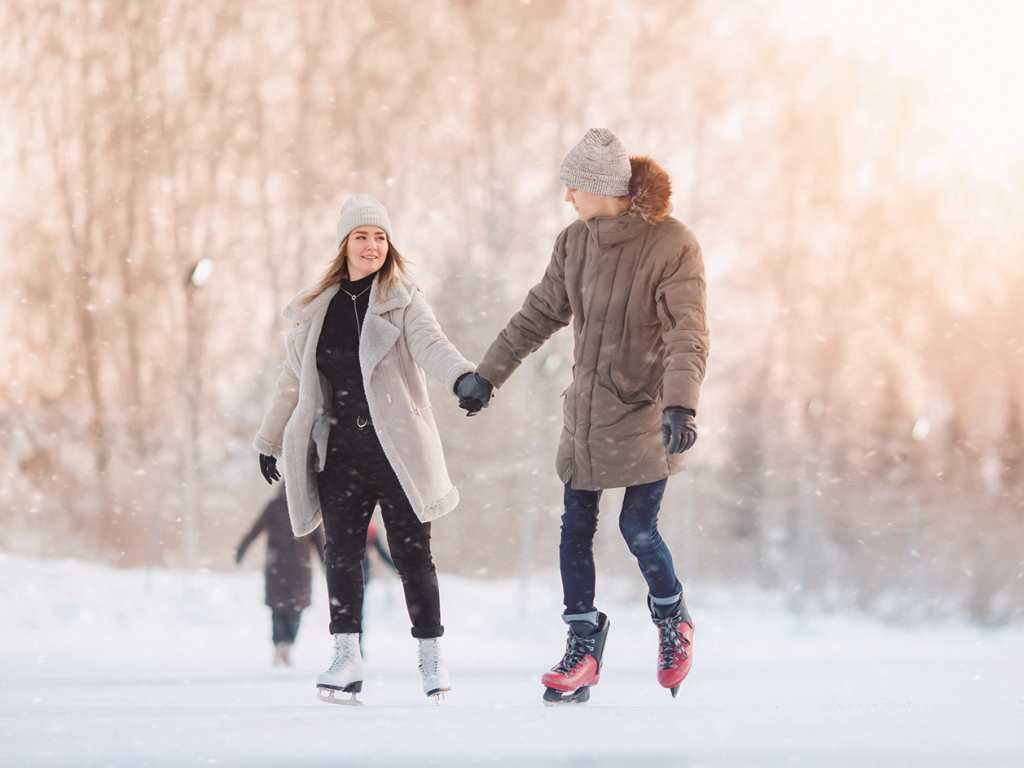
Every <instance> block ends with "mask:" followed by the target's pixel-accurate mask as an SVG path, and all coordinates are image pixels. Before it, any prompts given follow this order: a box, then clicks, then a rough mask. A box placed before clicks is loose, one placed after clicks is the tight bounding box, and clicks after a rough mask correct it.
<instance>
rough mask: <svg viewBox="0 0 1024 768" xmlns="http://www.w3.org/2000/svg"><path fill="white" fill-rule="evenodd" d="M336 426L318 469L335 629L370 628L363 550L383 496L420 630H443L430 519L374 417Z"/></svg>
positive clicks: (416, 631)
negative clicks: (413, 499)
mask: <svg viewBox="0 0 1024 768" xmlns="http://www.w3.org/2000/svg"><path fill="white" fill-rule="evenodd" d="M339 426H341V425H335V428H332V430H331V439H330V442H329V445H328V453H327V461H326V463H325V465H324V471H323V472H321V473H320V475H319V476H318V483H319V490H320V508H321V509H322V511H323V520H324V534H325V538H326V547H325V550H324V554H325V566H326V571H327V594H328V597H329V598H330V603H331V634H347V633H353V632H361V631H362V616H363V590H364V581H363V566H362V562H363V557H364V556H365V554H366V532H367V529H368V528H369V526H370V518H371V517H372V516H373V510H374V507H376V505H377V504H380V509H381V516H382V517H383V518H384V527H385V529H386V530H387V534H388V544H389V545H390V547H391V558H392V560H394V563H395V568H396V570H397V571H398V575H399V576H400V577H401V579H402V587H403V589H404V590H405V604H406V606H407V607H408V609H409V618H410V619H411V620H412V636H413V637H441V635H443V634H444V627H442V626H441V598H440V594H439V592H438V587H437V572H436V570H435V569H434V561H433V558H432V557H431V554H430V523H421V522H420V521H419V518H417V517H416V513H415V512H413V510H412V505H410V504H409V499H408V498H407V497H406V495H405V491H403V490H402V485H401V483H400V482H399V481H398V477H397V476H396V475H395V472H394V470H393V469H392V468H391V464H390V462H389V461H388V459H387V457H386V456H385V455H384V449H383V448H381V446H380V442H379V441H378V440H377V435H376V433H375V432H374V429H373V425H372V424H368V425H367V426H366V427H365V428H363V429H360V430H358V432H353V431H352V430H351V429H345V428H342V429H337V428H336V427H339Z"/></svg>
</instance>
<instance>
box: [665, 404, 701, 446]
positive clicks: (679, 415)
mask: <svg viewBox="0 0 1024 768" xmlns="http://www.w3.org/2000/svg"><path fill="white" fill-rule="evenodd" d="M695 415H696V414H694V413H693V412H692V411H690V410H689V409H688V408H679V407H678V406H673V407H671V408H666V409H665V414H664V415H663V416H662V419H661V444H662V445H667V446H668V452H669V453H682V452H683V451H688V450H690V448H692V447H693V444H694V443H695V442H697V423H696V421H694V416H695Z"/></svg>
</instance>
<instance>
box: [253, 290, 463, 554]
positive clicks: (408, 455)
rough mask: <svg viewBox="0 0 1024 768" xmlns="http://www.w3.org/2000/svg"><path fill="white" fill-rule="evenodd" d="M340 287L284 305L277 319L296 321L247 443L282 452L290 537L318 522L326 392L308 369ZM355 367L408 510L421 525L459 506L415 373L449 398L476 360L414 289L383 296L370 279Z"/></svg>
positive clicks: (272, 452)
mask: <svg viewBox="0 0 1024 768" xmlns="http://www.w3.org/2000/svg"><path fill="white" fill-rule="evenodd" d="M339 290H340V286H338V285H335V286H332V287H331V288H329V289H327V290H326V291H324V292H323V293H321V294H320V295H319V296H317V297H316V298H315V299H313V300H312V301H311V302H310V303H309V304H306V305H305V306H300V305H299V302H300V300H301V299H302V298H303V297H304V296H306V295H307V294H308V291H309V289H306V290H305V291H302V292H301V293H299V294H298V295H297V296H296V297H295V298H294V299H292V301H291V303H290V304H289V305H288V306H287V307H286V308H285V310H284V313H283V314H284V316H285V317H286V318H287V319H289V320H291V321H293V322H294V323H295V325H294V327H293V328H292V329H291V331H289V332H288V335H287V337H286V338H285V347H286V356H285V360H284V364H283V366H282V370H281V375H280V376H279V377H278V380H277V388H276V390H275V392H274V397H273V399H272V401H271V403H270V407H269V408H268V409H267V413H266V416H264V418H263V424H262V426H261V427H260V431H259V433H258V434H257V435H256V440H255V441H254V442H253V447H255V448H256V450H257V451H259V452H260V453H262V454H267V455H270V456H275V457H278V458H280V457H282V456H283V458H284V462H283V466H282V474H283V476H284V481H285V488H286V490H287V494H288V513H289V515H290V517H291V523H292V531H293V533H294V534H295V535H296V536H305V535H306V534H308V533H310V532H312V531H313V530H315V529H316V527H317V526H318V525H319V524H320V522H321V510H320V494H319V491H318V488H317V473H318V472H321V471H330V469H331V468H330V467H329V466H326V467H325V466H324V463H325V460H326V457H327V438H328V435H329V433H330V421H329V417H330V403H331V392H330V386H329V385H328V384H327V380H326V379H325V378H324V377H323V376H322V375H321V374H320V371H319V369H318V368H317V367H316V347H317V342H318V341H319V340H320V330H321V328H322V327H323V324H324V316H325V315H326V314H327V307H328V305H329V304H330V303H331V299H333V298H334V296H335V295H336V294H337V293H338V291H339ZM359 364H360V367H361V368H362V373H363V386H364V388H365V390H366V400H367V403H369V406H370V417H371V419H372V420H373V426H374V429H375V430H376V432H377V437H378V438H379V439H380V444H381V447H383V449H384V454H385V455H386V456H387V457H388V460H389V461H390V462H391V467H392V468H393V469H394V470H395V474H396V475H397V476H398V480H399V482H401V484H402V488H403V490H404V491H405V494H406V496H408V498H409V502H410V503H411V504H412V508H413V511H414V512H415V513H416V516H417V517H418V518H419V519H420V520H421V521H423V522H427V521H430V520H434V519H436V518H438V517H441V516H442V515H445V514H447V513H448V512H450V511H451V510H453V509H454V508H455V505H456V504H458V503H459V492H458V490H457V489H456V488H455V486H454V485H452V481H451V480H450V479H449V477H448V468H447V467H446V466H445V462H444V453H443V451H442V448H441V438H440V436H439V435H438V432H437V426H436V424H435V423H434V416H433V413H432V411H431V405H430V399H429V397H428V396H427V387H426V379H425V378H424V375H423V374H424V371H426V372H427V373H429V374H430V375H431V376H433V377H434V378H435V379H437V380H438V381H440V382H442V383H443V384H444V387H445V390H446V391H447V392H449V393H451V394H452V396H455V382H456V381H457V379H458V378H459V376H461V375H462V374H464V373H471V372H472V371H473V370H475V367H474V366H473V365H472V364H471V363H469V362H467V361H466V359H465V358H464V357H463V356H462V355H460V354H459V352H458V350H457V349H455V347H454V346H453V345H452V344H451V342H449V341H448V339H447V338H446V337H445V335H444V333H443V332H442V331H441V326H440V325H439V324H438V322H437V319H436V318H435V317H434V313H433V312H432V311H431V309H430V307H429V306H428V305H427V301H426V299H425V298H424V296H423V292H422V291H420V290H419V289H418V288H416V287H414V286H401V287H399V289H398V290H396V291H392V292H391V293H390V294H389V296H388V297H387V300H386V301H384V302H381V301H380V298H379V296H378V292H377V278H375V279H374V281H373V288H372V289H371V290H370V305H369V308H368V309H367V312H366V318H365V319H364V321H363V327H362V332H361V334H360V338H359Z"/></svg>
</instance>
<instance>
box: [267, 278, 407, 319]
mask: <svg viewBox="0 0 1024 768" xmlns="http://www.w3.org/2000/svg"><path fill="white" fill-rule="evenodd" d="M378 277H379V275H378ZM378 277H375V278H373V287H372V288H371V289H370V307H369V310H368V311H369V313H370V314H373V315H383V314H384V313H385V312H390V311H391V310H392V309H398V308H400V307H404V306H407V305H408V304H409V302H410V301H412V293H411V292H410V289H409V286H407V285H405V284H403V283H399V284H398V286H397V288H396V289H395V290H392V291H391V292H390V293H389V294H388V297H387V299H386V300H385V301H383V302H382V301H380V298H379V296H378V295H377V280H378ZM313 290H314V286H310V287H309V288H305V289H303V290H302V291H300V292H299V293H298V294H296V296H295V298H293V299H292V300H291V301H290V302H289V303H288V306H287V307H285V308H284V312H282V313H281V314H283V315H284V316H285V318H286V319H288V320H291V321H292V322H295V323H303V322H308V321H309V320H310V319H312V318H313V317H316V316H317V315H318V314H321V315H322V314H325V313H326V312H327V306H328V305H329V304H330V303H331V299H333V298H334V297H335V296H337V295H338V291H339V290H341V286H340V285H338V284H337V283H335V284H334V285H332V286H331V287H330V288H328V289H327V290H325V291H324V292H323V293H321V294H320V295H319V296H317V297H316V298H315V299H313V300H312V301H311V302H309V303H308V304H306V305H304V306H303V305H301V301H302V299H303V298H304V297H306V296H308V295H309V294H310V293H311V292H312V291H313Z"/></svg>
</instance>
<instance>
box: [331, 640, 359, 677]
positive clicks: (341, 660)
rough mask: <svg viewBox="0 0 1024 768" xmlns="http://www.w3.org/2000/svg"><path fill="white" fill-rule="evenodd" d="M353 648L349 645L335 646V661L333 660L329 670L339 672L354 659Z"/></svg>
mask: <svg viewBox="0 0 1024 768" xmlns="http://www.w3.org/2000/svg"><path fill="white" fill-rule="evenodd" d="M352 656H353V654H352V648H351V646H349V645H341V644H339V645H337V646H335V648H334V661H332V662H331V668H330V669H328V670H327V671H328V672H337V671H338V670H339V669H341V668H342V667H344V666H345V665H346V664H348V663H349V661H350V660H351V659H352Z"/></svg>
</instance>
